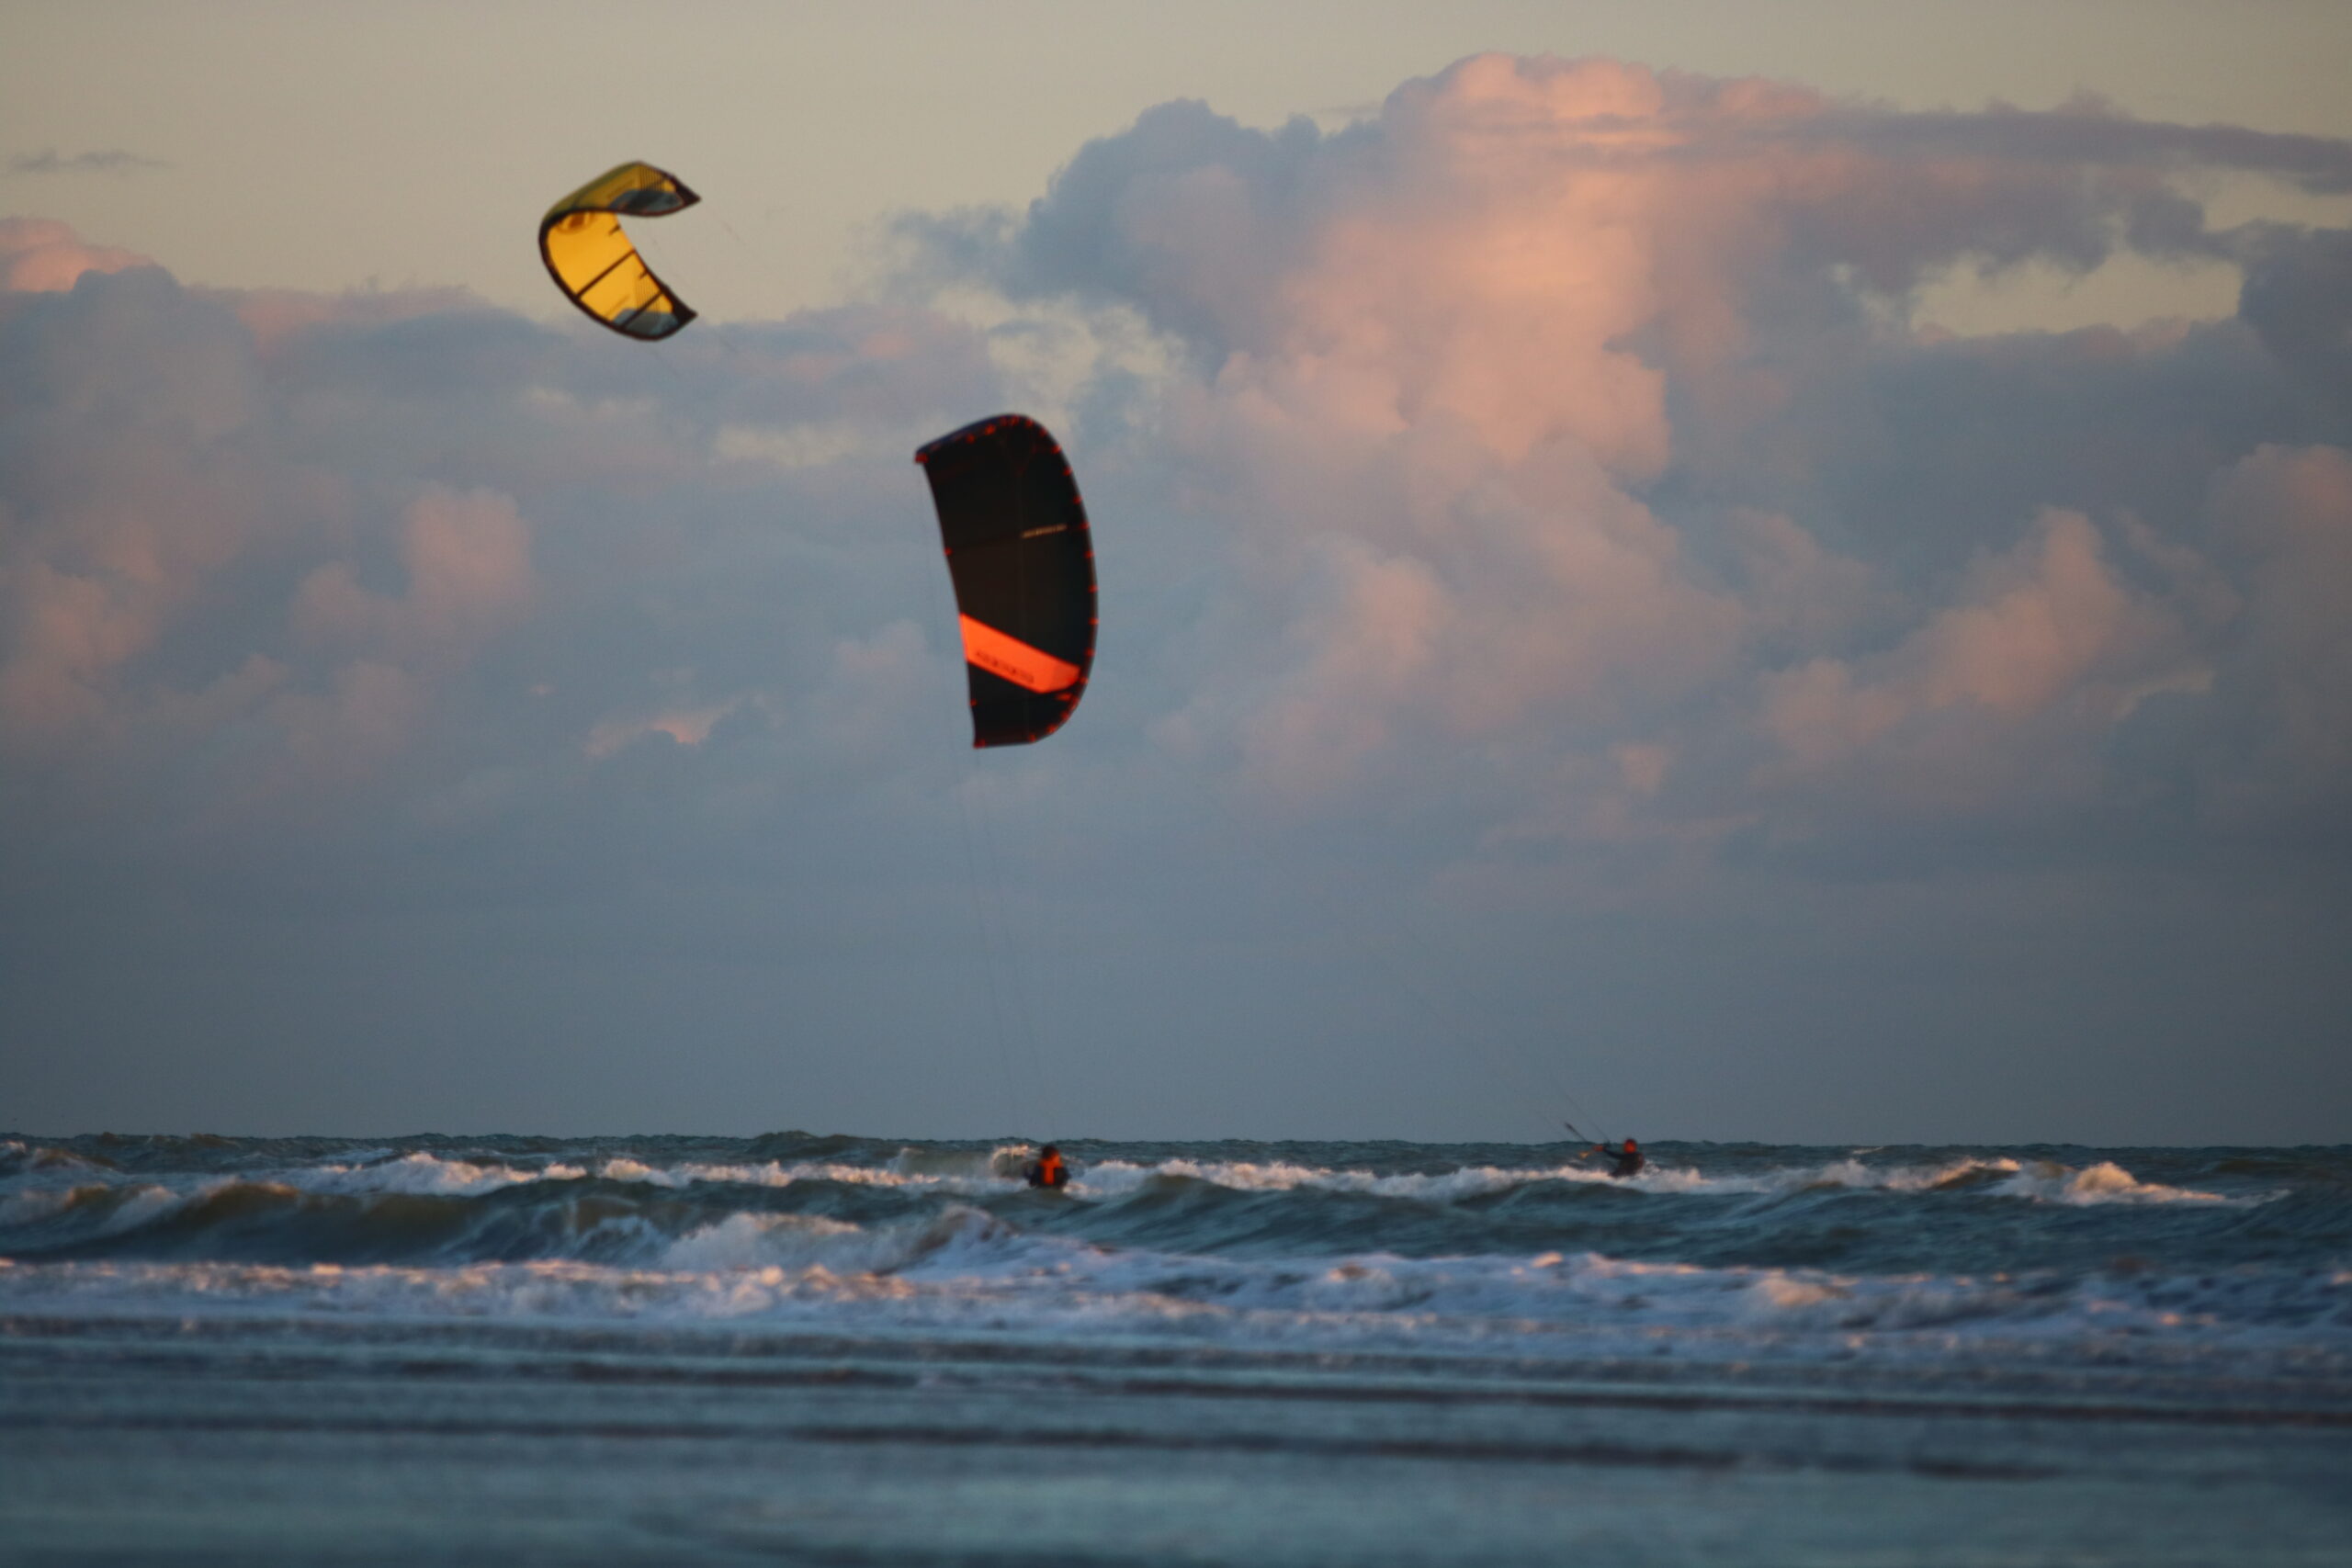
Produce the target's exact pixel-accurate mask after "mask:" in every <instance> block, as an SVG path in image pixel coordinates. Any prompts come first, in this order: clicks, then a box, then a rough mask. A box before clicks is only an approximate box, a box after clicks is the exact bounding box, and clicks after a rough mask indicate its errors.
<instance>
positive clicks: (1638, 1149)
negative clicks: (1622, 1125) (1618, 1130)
mask: <svg viewBox="0 0 2352 1568" xmlns="http://www.w3.org/2000/svg"><path fill="white" fill-rule="evenodd" d="M1611 1153H1612V1151H1611V1149H1610V1147H1609V1145H1607V1144H1595V1145H1592V1147H1591V1148H1589V1149H1587V1150H1586V1151H1585V1152H1584V1154H1583V1156H1579V1157H1582V1158H1588V1159H1589V1158H1590V1157H1591V1156H1594V1155H1606V1154H1611ZM1613 1153H1614V1156H1615V1158H1616V1161H1617V1163H1616V1164H1615V1165H1614V1166H1612V1167H1611V1168H1610V1171H1609V1179H1610V1180H1611V1181H1623V1179H1625V1178H1627V1177H1629V1176H1638V1175H1640V1174H1641V1170H1642V1167H1643V1166H1645V1165H1647V1164H1648V1163H1649V1162H1648V1161H1647V1160H1645V1159H1644V1158H1643V1157H1642V1146H1641V1145H1639V1144H1636V1143H1635V1142H1634V1140H1633V1139H1631V1138H1628V1139H1626V1140H1625V1146H1624V1147H1623V1148H1622V1149H1619V1150H1615V1151H1613Z"/></svg>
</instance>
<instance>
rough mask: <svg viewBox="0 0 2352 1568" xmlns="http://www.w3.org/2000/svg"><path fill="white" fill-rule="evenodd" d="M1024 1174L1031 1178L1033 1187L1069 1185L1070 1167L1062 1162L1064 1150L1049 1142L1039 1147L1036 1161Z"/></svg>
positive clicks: (1030, 1182)
mask: <svg viewBox="0 0 2352 1568" xmlns="http://www.w3.org/2000/svg"><path fill="white" fill-rule="evenodd" d="M1022 1174H1023V1176H1025V1177H1027V1178H1028V1179H1029V1185H1030V1186H1032V1187H1056V1188H1059V1187H1067V1186H1069V1167H1068V1166H1066V1165H1064V1164H1063V1163H1062V1151H1061V1150H1060V1149H1059V1148H1058V1147H1057V1146H1056V1145H1052V1144H1047V1145H1046V1146H1045V1147H1044V1148H1042V1149H1039V1150H1038V1151H1037V1158H1036V1160H1035V1163H1034V1164H1032V1165H1030V1166H1029V1167H1028V1168H1026V1169H1024V1170H1023V1172H1022Z"/></svg>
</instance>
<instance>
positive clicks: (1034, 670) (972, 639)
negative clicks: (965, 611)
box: [956, 615, 1080, 696]
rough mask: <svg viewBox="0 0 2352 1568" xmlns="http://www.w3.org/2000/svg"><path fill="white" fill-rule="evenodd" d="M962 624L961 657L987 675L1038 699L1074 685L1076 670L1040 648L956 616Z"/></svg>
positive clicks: (961, 616)
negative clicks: (1002, 678) (1033, 694)
mask: <svg viewBox="0 0 2352 1568" xmlns="http://www.w3.org/2000/svg"><path fill="white" fill-rule="evenodd" d="M956 619H957V620H959V621H961V622H963V623H964V657H965V659H966V660H967V661H969V662H971V663H973V664H977V665H978V666H979V667H980V668H981V669H983V670H985V671H988V672H989V674H991V675H1001V676H1003V677H1004V678H1005V679H1006V680H1008V681H1010V682H1012V683H1013V684H1014V685H1016V686H1019V687H1021V688H1022V689H1023V690H1024V691H1031V692H1035V693H1036V694H1038V695H1040V696H1045V695H1047V694H1051V693H1054V692H1066V691H1068V690H1069V688H1071V687H1072V686H1075V685H1077V684H1078V681H1079V675H1080V671H1079V668H1078V666H1077V665H1075V664H1066V663H1064V662H1063V661H1062V660H1058V659H1056V658H1055V657H1054V656H1053V655H1052V654H1050V653H1047V652H1046V650H1045V649H1042V648H1032V647H1030V646H1029V645H1028V644H1027V643H1025V642H1023V641H1022V640H1021V639H1020V638H1019V637H1007V636H1006V635H1005V634H1004V633H1002V632H1001V631H999V630H997V629H996V628H995V627H994V626H987V625H984V624H982V623H981V622H978V621H976V620H974V619H972V617H971V616H969V615H958V616H957V617H956Z"/></svg>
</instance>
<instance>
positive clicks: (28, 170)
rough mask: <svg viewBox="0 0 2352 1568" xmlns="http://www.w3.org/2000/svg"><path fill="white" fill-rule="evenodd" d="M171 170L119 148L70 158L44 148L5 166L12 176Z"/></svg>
mask: <svg viewBox="0 0 2352 1568" xmlns="http://www.w3.org/2000/svg"><path fill="white" fill-rule="evenodd" d="M170 167H171V164H168V163H166V162H164V160H163V159H161V158H150V157H146V156H144V155H143V154H141V153H138V152H125V151H124V150H123V149H121V148H119V147H108V148H104V149H102V150H99V151H96V152H75V153H72V154H70V155H64V154H61V153H59V152H58V151H57V149H56V148H54V147H44V148H42V149H41V150H40V152H19V153H17V154H16V155H15V156H13V157H11V158H10V159H9V160H8V164H7V168H8V173H10V174H12V175H134V174H140V173H142V172H144V171H146V170H149V169H168V168H170Z"/></svg>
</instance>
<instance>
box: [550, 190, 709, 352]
mask: <svg viewBox="0 0 2352 1568" xmlns="http://www.w3.org/2000/svg"><path fill="white" fill-rule="evenodd" d="M701 199H702V197H698V196H696V195H695V193H694V192H693V191H690V190H688V189H687V188H686V187H685V186H684V184H683V183H682V182H681V181H679V180H678V179H677V178H676V177H675V176H673V175H668V174H665V173H663V172H662V170H660V169H657V168H655V167H654V166H653V165H652V164H622V165H621V166H620V167H619V168H617V169H614V170H612V171H611V172H609V173H607V174H604V175H598V176H597V177H596V178H594V179H593V180H590V181H589V182H588V183H587V184H586V185H584V186H581V187H580V188H579V189H578V190H576V191H573V192H572V193H571V195H570V196H567V197H564V198H563V199H562V200H561V201H559V202H557V203H556V204H555V205H554V206H553V207H550V208H548V215H547V216H546V217H545V218H542V219H540V220H539V255H540V257H541V259H543V260H544V261H545V262H546V263H547V264H548V276H551V277H553V278H554V279H555V283H556V287H557V288H560V289H562V290H563V293H564V298H566V299H570V300H571V302H572V303H573V304H575V305H577V306H579V307H580V308H581V309H582V310H585V311H586V312H587V313H588V314H589V315H590V316H592V317H594V319H595V320H597V321H602V322H603V323H604V324H605V325H606V326H608V327H610V328H612V329H613V331H615V332H616V333H622V334H623V335H625V336H628V337H633V338H639V339H642V340H643V341H645V342H648V343H650V342H653V341H655V340H656V339H660V338H665V337H668V336H669V335H670V334H671V333H674V332H676V331H677V330H678V329H679V328H681V327H683V326H684V325H685V324H686V323H687V322H688V321H693V320H694V319H695V313H694V311H692V310H688V309H687V308H686V305H685V302H684V300H682V299H679V298H678V297H677V296H676V295H674V294H673V293H671V292H670V288H669V285H667V284H665V283H663V282H662V280H661V279H660V278H658V277H656V276H653V269H652V268H651V267H649V266H647V265H645V263H644V261H643V260H642V259H641V258H640V257H639V255H638V254H637V247H636V246H635V245H632V244H630V243H629V242H628V234H626V233H624V232H623V231H622V230H621V220H620V215H621V214H623V213H627V214H628V216H629V217H632V218H666V217H668V216H669V215H670V214H671V213H673V212H679V211H683V210H684V209H686V208H689V207H692V206H693V205H694V204H695V202H697V201H700V200H701Z"/></svg>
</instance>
